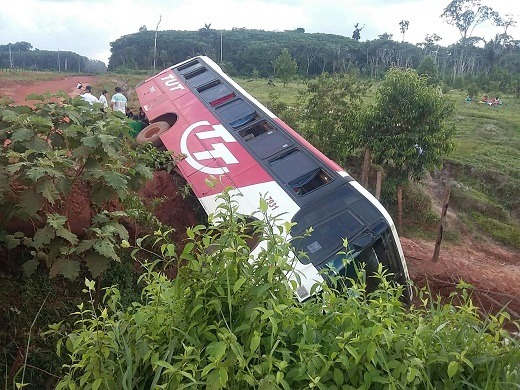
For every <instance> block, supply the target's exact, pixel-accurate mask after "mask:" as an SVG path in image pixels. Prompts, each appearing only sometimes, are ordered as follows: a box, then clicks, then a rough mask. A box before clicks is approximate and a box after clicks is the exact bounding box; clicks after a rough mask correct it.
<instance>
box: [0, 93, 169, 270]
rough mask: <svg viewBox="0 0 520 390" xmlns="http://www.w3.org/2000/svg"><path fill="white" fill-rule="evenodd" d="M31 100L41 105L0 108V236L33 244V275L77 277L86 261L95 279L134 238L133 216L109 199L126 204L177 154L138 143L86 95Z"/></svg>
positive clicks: (10, 241)
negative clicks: (127, 220)
mask: <svg viewBox="0 0 520 390" xmlns="http://www.w3.org/2000/svg"><path fill="white" fill-rule="evenodd" d="M33 98H37V99H39V100H41V101H42V102H41V103H38V104H37V105H36V108H35V109H32V108H30V107H26V106H8V105H2V106H0V143H2V144H3V150H2V153H1V154H0V179H1V183H0V215H1V216H2V221H1V222H0V233H1V234H0V240H1V241H2V243H3V244H4V245H7V246H8V247H9V248H11V249H12V248H14V247H16V246H18V245H23V246H26V247H28V248H30V249H31V251H32V252H31V253H32V255H33V258H32V259H31V260H29V261H28V262H27V263H26V264H25V266H24V268H25V270H26V271H27V273H31V272H33V271H35V270H36V268H37V266H38V264H40V263H41V264H44V265H45V267H46V268H47V269H48V270H49V272H50V275H51V276H56V275H60V274H61V275H64V276H66V277H68V278H71V279H73V278H75V277H77V276H78V274H79V271H80V265H81V261H84V264H85V265H86V266H87V268H88V269H89V271H90V272H91V273H92V274H93V275H94V276H97V275H99V274H100V273H101V272H103V271H104V270H105V269H106V267H107V264H108V262H109V261H110V260H116V261H119V255H118V254H117V248H118V245H119V242H120V240H122V239H128V232H127V230H126V228H125V227H124V226H123V225H122V224H121V220H122V218H124V217H126V216H127V215H126V214H125V213H124V212H123V211H120V212H107V211H106V210H105V208H106V207H107V202H113V201H115V200H117V201H119V202H125V200H126V199H128V198H129V196H130V195H131V194H133V193H134V192H135V191H137V190H138V189H139V188H140V187H141V185H142V183H143V182H144V181H145V180H148V179H150V178H152V169H154V168H159V166H157V164H160V167H162V168H164V165H165V164H166V165H167V164H170V165H171V161H172V159H171V156H168V155H164V157H162V158H157V157H158V156H159V155H160V152H157V151H155V150H154V149H152V148H149V147H136V146H135V144H134V143H133V142H132V141H131V140H130V139H129V137H128V128H127V125H126V123H125V121H124V120H122V119H121V118H119V117H118V116H116V115H112V114H104V113H102V112H101V111H99V110H98V109H97V107H96V106H94V108H93V107H92V106H90V105H89V104H88V103H87V102H85V101H83V100H82V99H81V98H73V99H69V98H66V97H65V96H63V95H60V94H57V95H45V96H42V97H37V96H33ZM48 98H52V100H48V101H47V99H48ZM163 154H164V153H163ZM168 159H169V161H170V163H168V162H167V161H168ZM18 229H21V230H22V231H21V232H16V230H18Z"/></svg>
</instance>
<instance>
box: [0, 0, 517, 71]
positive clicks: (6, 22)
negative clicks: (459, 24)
mask: <svg viewBox="0 0 520 390" xmlns="http://www.w3.org/2000/svg"><path fill="white" fill-rule="evenodd" d="M2 1H3V2H6V1H7V0H2ZM449 2H450V0H88V1H84V0H9V1H8V5H7V4H3V3H2V7H1V8H0V44H2V45H5V44H8V43H15V42H20V41H25V42H29V43H30V44H32V46H33V48H37V49H40V50H61V51H73V52H76V53H78V54H80V55H83V56H86V57H88V58H90V59H96V60H100V61H103V62H105V63H106V64H107V65H108V58H109V57H110V42H113V41H115V40H116V39H117V38H119V37H121V36H123V35H126V34H132V33H135V32H137V31H138V30H139V27H141V26H143V25H145V26H146V27H147V28H148V30H155V27H156V25H157V23H158V22H159V17H160V16H162V21H161V23H160V25H159V30H198V29H199V28H202V27H204V25H205V24H210V23H211V28H214V29H217V30H220V29H224V30H231V29H232V28H233V27H237V28H240V27H245V28H248V29H249V28H250V29H263V30H271V31H284V30H293V29H295V28H298V27H302V28H304V29H305V31H306V32H308V33H315V32H321V33H330V34H338V35H343V36H346V37H351V36H352V32H353V30H354V25H355V24H356V23H359V25H360V27H362V26H364V28H363V30H362V31H361V41H365V40H372V39H377V36H378V35H380V34H383V33H385V32H386V33H388V34H393V39H394V40H398V41H400V40H401V39H402V35H401V33H400V31H399V22H400V21H401V20H408V21H409V22H410V25H409V29H408V31H407V32H406V35H405V41H407V42H410V43H414V44H415V43H418V42H423V41H424V37H425V35H426V34H432V33H436V34H437V35H439V36H440V37H442V41H440V44H441V45H443V46H447V45H449V44H452V43H454V42H455V41H457V40H458V39H460V35H459V32H458V30H457V29H456V28H455V27H453V26H450V25H448V24H447V23H446V22H444V21H443V20H442V19H441V18H440V15H441V14H442V12H443V9H444V8H445V7H446V5H448V4H449ZM482 2H483V4H486V5H489V6H491V7H493V8H494V9H495V10H496V11H498V12H499V13H500V14H501V15H502V16H505V15H506V14H511V15H513V17H514V18H515V20H518V21H519V25H520V1H519V0H494V1H491V0H482ZM497 32H500V31H499V30H498V29H497V28H495V27H492V26H490V25H488V26H484V25H482V26H479V27H477V28H476V30H475V32H474V35H477V36H484V37H485V38H486V39H489V38H492V37H493V36H494V34H496V33H497ZM508 33H509V34H510V35H512V36H513V38H515V39H520V26H516V27H515V28H511V29H510V30H508Z"/></svg>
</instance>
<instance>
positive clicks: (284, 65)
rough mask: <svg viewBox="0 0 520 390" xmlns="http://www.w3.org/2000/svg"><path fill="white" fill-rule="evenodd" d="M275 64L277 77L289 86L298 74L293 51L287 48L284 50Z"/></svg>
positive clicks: (284, 84)
mask: <svg viewBox="0 0 520 390" xmlns="http://www.w3.org/2000/svg"><path fill="white" fill-rule="evenodd" d="M273 66H274V73H275V75H276V77H278V78H279V79H280V80H282V83H283V86H284V87H285V86H287V83H288V82H289V81H290V80H291V78H293V77H294V76H295V75H296V72H297V70H298V65H297V64H296V60H295V59H294V58H292V57H291V53H289V50H287V49H283V50H282V53H281V54H280V55H279V56H278V58H277V59H276V61H274V62H273ZM257 72H258V71H257Z"/></svg>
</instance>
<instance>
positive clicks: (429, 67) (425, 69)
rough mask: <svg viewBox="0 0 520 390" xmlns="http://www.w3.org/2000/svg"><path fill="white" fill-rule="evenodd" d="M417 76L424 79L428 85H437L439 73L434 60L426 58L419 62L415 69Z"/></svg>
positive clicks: (429, 57)
mask: <svg viewBox="0 0 520 390" xmlns="http://www.w3.org/2000/svg"><path fill="white" fill-rule="evenodd" d="M417 73H418V74H419V76H423V77H426V79H427V83H428V85H439V83H440V79H439V72H438V70H437V65H436V64H435V60H434V59H433V58H432V57H431V56H426V57H424V58H423V59H422V60H421V63H420V64H419V66H418V67H417Z"/></svg>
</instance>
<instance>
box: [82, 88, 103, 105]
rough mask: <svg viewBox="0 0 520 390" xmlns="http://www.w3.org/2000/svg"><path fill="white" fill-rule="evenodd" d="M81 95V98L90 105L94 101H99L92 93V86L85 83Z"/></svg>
mask: <svg viewBox="0 0 520 390" xmlns="http://www.w3.org/2000/svg"><path fill="white" fill-rule="evenodd" d="M81 97H82V98H83V100H85V101H87V102H89V103H90V105H92V104H94V103H99V100H98V98H97V97H95V96H94V95H92V87H91V86H90V85H87V86H86V87H85V92H84V93H83V95H81Z"/></svg>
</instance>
